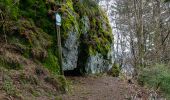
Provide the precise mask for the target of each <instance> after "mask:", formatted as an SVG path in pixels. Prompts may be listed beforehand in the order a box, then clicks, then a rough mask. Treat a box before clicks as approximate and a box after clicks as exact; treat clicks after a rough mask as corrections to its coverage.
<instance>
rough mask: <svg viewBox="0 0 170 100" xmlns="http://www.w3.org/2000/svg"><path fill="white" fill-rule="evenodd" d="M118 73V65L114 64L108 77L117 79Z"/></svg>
mask: <svg viewBox="0 0 170 100" xmlns="http://www.w3.org/2000/svg"><path fill="white" fill-rule="evenodd" d="M119 73H120V67H119V65H118V64H116V63H114V64H113V67H112V69H111V73H110V75H112V76H113V77H118V76H119Z"/></svg>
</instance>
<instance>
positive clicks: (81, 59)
mask: <svg viewBox="0 0 170 100" xmlns="http://www.w3.org/2000/svg"><path fill="white" fill-rule="evenodd" d="M67 4H68V3H67ZM73 5H74V6H73ZM73 5H69V6H70V7H72V6H73V9H74V10H73V9H69V8H67V9H69V12H70V13H69V14H70V15H71V16H72V17H74V18H73V19H71V20H68V19H67V17H69V18H71V17H70V16H68V15H65V14H63V15H65V16H64V18H65V19H66V20H64V24H65V23H67V24H68V25H69V24H71V26H70V27H69V28H70V29H68V30H69V31H66V32H67V33H66V34H64V35H65V37H64V38H65V39H64V43H63V65H64V66H63V67H64V68H63V69H64V70H74V69H75V68H76V69H79V70H80V71H81V72H83V73H88V74H91V73H92V74H95V73H101V72H107V71H109V70H110V69H111V68H112V65H113V62H114V59H113V35H112V31H111V28H110V25H109V22H108V19H107V17H106V16H105V14H104V12H102V10H101V9H100V8H99V7H98V5H97V4H96V3H95V2H93V1H91V0H81V1H77V2H74V3H73ZM67 7H68V6H67ZM63 13H65V12H63ZM74 13H76V14H78V16H79V17H76V16H75V14H74ZM75 19H76V20H75ZM69 21H70V22H73V23H70V22H69ZM75 23H76V24H75ZM77 24H78V25H77ZM63 27H64V26H63ZM75 29H78V31H77V30H76V31H75Z"/></svg>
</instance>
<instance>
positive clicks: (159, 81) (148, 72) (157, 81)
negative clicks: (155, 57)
mask: <svg viewBox="0 0 170 100" xmlns="http://www.w3.org/2000/svg"><path fill="white" fill-rule="evenodd" d="M138 82H139V84H140V85H146V86H148V87H150V88H154V89H160V91H162V92H163V94H165V96H166V97H167V98H170V66H168V65H164V64H155V65H153V66H148V67H146V68H144V69H143V71H141V72H140V74H139V77H138Z"/></svg>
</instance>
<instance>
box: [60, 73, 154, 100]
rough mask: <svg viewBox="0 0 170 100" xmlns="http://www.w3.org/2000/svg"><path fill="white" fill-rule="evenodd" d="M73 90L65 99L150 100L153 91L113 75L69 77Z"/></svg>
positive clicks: (63, 97) (63, 96) (64, 96)
mask: <svg viewBox="0 0 170 100" xmlns="http://www.w3.org/2000/svg"><path fill="white" fill-rule="evenodd" d="M67 79H69V80H71V81H72V92H71V93H68V94H64V95H62V99H63V100H148V99H149V94H151V92H152V91H150V90H147V89H146V88H143V87H140V86H138V85H136V84H135V83H128V82H127V81H123V80H121V79H120V78H114V77H111V76H102V77H95V76H88V77H67Z"/></svg>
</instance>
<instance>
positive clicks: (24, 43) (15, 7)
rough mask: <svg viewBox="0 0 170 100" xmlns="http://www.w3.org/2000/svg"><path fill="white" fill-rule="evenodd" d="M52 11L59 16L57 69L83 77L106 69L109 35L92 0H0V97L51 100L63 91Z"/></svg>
mask: <svg viewBox="0 0 170 100" xmlns="http://www.w3.org/2000/svg"><path fill="white" fill-rule="evenodd" d="M56 11H58V12H59V13H60V14H61V15H62V26H61V38H62V49H63V54H62V55H63V65H64V66H63V69H64V70H75V69H76V70H77V71H79V72H80V73H83V74H84V73H88V74H90V73H101V72H106V71H108V70H110V69H111V67H112V64H113V53H112V48H113V47H112V46H113V45H112V44H113V36H112V31H111V27H110V25H109V22H108V19H107V16H106V15H105V13H104V12H103V11H102V10H101V9H100V7H99V6H98V5H97V4H96V3H95V2H94V1H91V0H65V1H64V0H38V1H37V0H1V1H0V47H1V48H0V93H2V95H0V99H1V98H2V99H5V98H6V99H9V98H10V99H13V98H17V99H21V100H22V99H24V100H25V99H28V100H29V99H31V98H32V99H41V98H42V95H43V96H44V97H43V98H46V99H54V98H57V95H58V94H60V93H64V92H67V91H68V90H69V87H68V82H67V81H66V79H65V78H64V77H63V76H60V75H59V74H60V72H59V70H60V69H59V64H58V57H57V55H58V54H57V42H56V31H55V24H54V23H55V18H54V13H55V12H56ZM40 95H41V96H40ZM39 97H40V98H39Z"/></svg>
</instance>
